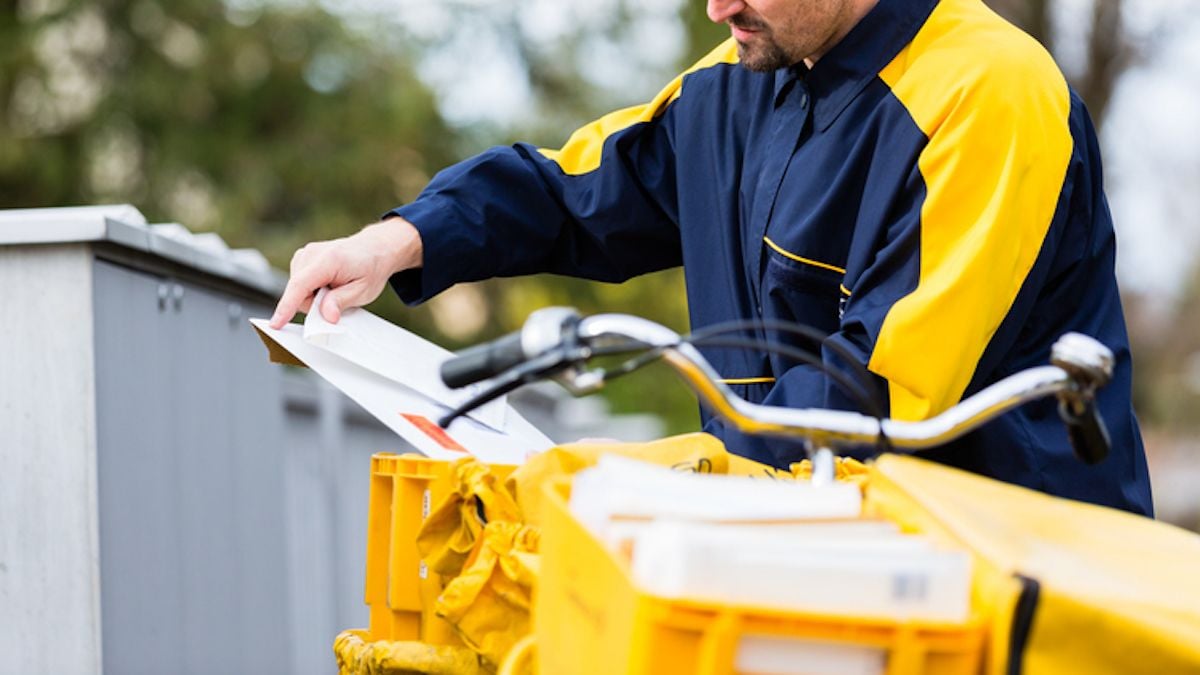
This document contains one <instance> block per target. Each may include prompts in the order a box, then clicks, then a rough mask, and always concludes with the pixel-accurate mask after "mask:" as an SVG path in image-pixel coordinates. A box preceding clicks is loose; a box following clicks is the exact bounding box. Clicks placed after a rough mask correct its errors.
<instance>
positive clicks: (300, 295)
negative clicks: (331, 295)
mask: <svg viewBox="0 0 1200 675" xmlns="http://www.w3.org/2000/svg"><path fill="white" fill-rule="evenodd" d="M314 271H316V270H314V269H313V268H308V269H306V270H301V271H298V272H296V271H294V272H293V274H292V278H291V279H288V284H287V287H286V288H284V289H283V295H281V296H279V303H278V304H277V305H275V314H274V315H272V316H271V327H272V328H276V329H278V328H283V325H284V324H286V323H287V322H289V321H291V320H292V317H294V316H296V312H297V311H302V310H303V311H306V310H307V309H308V307H309V305H310V304H311V303H312V296H313V294H314V293H316V292H317V289H319V288H321V287H322V286H324V285H326V284H327V283H328V281H329V280H328V279H324V278H322V275H320V274H314V273H313V272H314Z"/></svg>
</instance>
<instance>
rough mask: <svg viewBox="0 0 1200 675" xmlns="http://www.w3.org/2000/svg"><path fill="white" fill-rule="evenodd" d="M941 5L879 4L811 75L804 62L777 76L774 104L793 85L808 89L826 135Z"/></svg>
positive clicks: (905, 0)
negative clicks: (796, 83) (797, 84)
mask: <svg viewBox="0 0 1200 675" xmlns="http://www.w3.org/2000/svg"><path fill="white" fill-rule="evenodd" d="M937 3H938V0H879V2H878V4H876V5H875V7H874V8H872V9H871V11H870V12H868V13H867V15H866V16H864V17H863V18H862V20H861V21H859V22H858V24H857V25H855V26H854V28H852V29H851V30H850V32H849V33H847V34H846V37H844V38H842V41H841V42H839V43H837V44H836V45H834V47H833V49H831V50H829V53H828V54H826V55H825V56H823V57H821V59H820V60H819V61H817V63H816V65H815V66H813V68H812V69H811V70H809V69H808V67H806V66H805V65H804V62H803V61H801V62H800V63H797V64H796V65H794V66H791V67H790V68H781V69H779V70H777V71H775V100H776V101H777V102H778V101H779V96H780V94H781V93H782V92H783V91H784V89H785V88H786V87H787V85H788V83H789V82H791V81H792V80H797V79H798V80H800V81H802V82H804V84H805V85H806V86H807V87H808V90H809V94H810V96H811V97H812V101H813V123H814V125H815V126H816V128H817V129H819V130H821V131H824V130H825V129H828V128H829V126H830V125H831V124H833V123H834V121H835V120H837V118H838V116H839V115H841V114H842V111H843V110H845V109H846V106H848V105H850V102H851V101H853V100H854V98H855V97H856V96H858V94H859V93H860V92H862V90H863V89H864V88H866V86H867V84H869V83H870V82H871V81H872V80H873V79H874V78H875V76H876V75H878V74H879V71H881V70H883V68H884V67H885V66H887V64H889V63H891V61H892V59H894V58H896V55H897V54H899V53H900V50H902V49H904V47H905V46H906V45H907V44H908V43H909V42H912V39H913V38H914V37H916V35H917V32H918V31H919V30H920V29H921V26H922V25H924V24H925V20H926V19H928V18H929V15H930V13H932V12H933V8H934V6H936V5H937Z"/></svg>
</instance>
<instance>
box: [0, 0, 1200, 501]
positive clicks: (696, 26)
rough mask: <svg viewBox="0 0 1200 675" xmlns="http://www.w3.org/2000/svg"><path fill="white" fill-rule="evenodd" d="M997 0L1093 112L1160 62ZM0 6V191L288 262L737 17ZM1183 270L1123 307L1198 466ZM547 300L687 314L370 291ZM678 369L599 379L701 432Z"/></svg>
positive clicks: (661, 295)
mask: <svg viewBox="0 0 1200 675" xmlns="http://www.w3.org/2000/svg"><path fill="white" fill-rule="evenodd" d="M989 4H990V5H991V6H992V7H993V8H995V9H996V10H997V11H999V12H1000V13H1002V14H1004V15H1005V16H1007V17H1009V18H1010V19H1011V20H1013V21H1014V22H1016V23H1018V24H1019V25H1021V26H1023V27H1025V28H1026V29H1027V30H1028V31H1030V32H1031V33H1032V34H1033V35H1034V36H1035V37H1037V38H1038V39H1039V40H1041V41H1042V42H1043V43H1044V44H1046V45H1047V46H1048V47H1049V48H1050V49H1051V50H1052V52H1053V53H1054V54H1055V56H1056V57H1058V58H1059V60H1060V62H1061V63H1063V65H1064V69H1065V70H1066V72H1067V74H1068V77H1069V79H1070V80H1071V82H1072V85H1073V86H1074V87H1075V88H1076V90H1077V91H1079V92H1080V93H1081V95H1082V96H1083V97H1084V99H1085V100H1086V101H1087V102H1088V104H1089V107H1090V109H1091V111H1092V113H1093V116H1094V117H1095V119H1096V120H1097V122H1098V123H1099V124H1103V123H1104V122H1105V120H1106V117H1107V111H1108V110H1109V103H1110V101H1111V100H1112V98H1113V95H1114V91H1116V89H1117V85H1118V84H1119V82H1120V81H1121V77H1122V75H1123V73H1125V72H1126V71H1127V70H1128V69H1129V68H1130V67H1132V66H1134V65H1136V64H1138V63H1139V62H1145V61H1146V60H1148V59H1153V58H1155V51H1154V50H1155V45H1156V44H1158V43H1159V40H1158V38H1159V37H1161V35H1160V32H1161V29H1162V26H1154V27H1151V28H1150V29H1148V30H1140V31H1135V30H1131V29H1130V28H1129V26H1128V21H1127V18H1128V17H1129V16H1130V15H1131V12H1132V10H1131V8H1130V5H1131V3H1130V2H1128V1H1127V2H1122V1H1121V0H989ZM1176 4H1177V5H1178V6H1179V7H1181V8H1183V10H1186V9H1187V7H1188V1H1187V0H1184V1H1182V2H1176ZM0 8H2V11H0V207H40V206H62V205H72V204H96V203H118V202H127V203H131V204H134V205H135V206H137V207H138V208H139V209H141V210H142V212H143V213H145V214H146V216H147V217H148V218H149V219H150V220H151V221H152V222H168V221H173V222H180V223H183V224H184V225H186V226H188V227H189V228H191V229H192V230H194V231H214V232H217V233H219V234H220V235H221V236H222V237H224V239H225V240H226V241H227V242H229V243H230V244H231V245H232V246H235V247H247V246H248V247H255V248H259V249H261V250H262V251H263V252H264V253H266V254H267V256H268V257H269V258H270V260H271V261H272V262H274V263H275V264H276V265H277V266H279V267H281V268H284V269H286V266H287V262H288V260H289V259H290V256H291V253H292V251H294V250H295V249H296V248H297V247H299V246H300V245H302V244H303V243H305V242H307V241H311V240H316V239H327V238H332V237H337V236H342V235H344V234H347V233H350V232H353V231H354V230H356V229H357V228H358V227H360V226H361V225H362V224H364V223H366V222H369V221H371V220H372V219H374V218H376V217H377V216H378V215H379V214H381V213H383V212H384V211H386V210H387V209H389V208H391V207H393V206H395V205H397V204H400V203H403V202H405V201H407V200H411V199H413V198H414V197H415V196H416V195H417V194H418V193H419V191H420V190H421V188H422V187H423V185H424V184H425V183H426V182H427V181H428V179H429V178H430V177H431V176H432V175H433V173H435V172H436V171H437V170H439V169H440V168H442V167H444V166H447V165H448V164H450V163H452V162H454V161H456V160H458V159H461V158H463V157H465V156H468V155H470V154H473V153H475V152H478V151H479V150H481V149H483V148H484V147H487V146H488V145H491V144H497V143H508V142H511V141H513V140H515V139H522V140H528V141H531V142H534V143H538V144H540V145H546V146H555V145H558V144H560V143H561V142H562V141H563V140H564V139H565V138H566V136H567V135H568V134H569V132H570V131H571V130H572V129H573V128H575V127H576V126H578V125H580V124H581V123H583V122H585V121H587V120H589V119H592V118H595V117H597V116H599V115H600V114H603V113H604V112H607V111H608V110H611V109H614V108H616V107H620V106H625V105H631V104H634V103H637V102H640V101H643V100H645V99H647V98H648V97H649V96H651V95H652V94H653V93H654V91H655V90H656V89H657V88H658V87H659V86H661V84H663V83H665V82H666V81H668V80H669V79H670V78H671V77H672V76H673V74H674V73H676V72H678V71H679V70H680V69H681V68H683V67H686V66H687V65H688V64H690V63H691V62H693V61H694V60H695V59H696V58H698V57H699V56H700V55H702V54H703V53H705V52H706V51H708V50H709V49H710V48H711V47H712V46H714V45H715V44H716V43H717V42H719V41H720V40H721V39H723V38H724V37H726V36H727V35H728V32H727V29H726V28H724V27H723V26H715V25H713V24H712V23H710V22H709V21H708V20H707V18H706V17H705V15H704V7H703V3H701V2H699V0H641V1H638V0H591V1H585V0H577V1H573V2H569V1H568V0H529V1H527V2H522V3H507V2H502V1H500V0H496V1H489V0H440V1H439V2H435V3H429V2H427V1H426V0H390V1H388V0H353V1H349V0H348V1H344V2H332V0H330V1H327V2H319V1H317V0H257V1H255V0H225V1H224V2H214V1H210V0H172V1H171V2H165V1H155V0H136V1H131V0H92V1H87V2H84V1H82V0H0ZM1192 9H1195V7H1192ZM1183 10H1181V11H1183ZM1064 17H1067V18H1066V19H1064ZM464 92H465V93H464ZM480 92H483V95H482V96H481V95H480ZM472 95H473V96H472ZM464 100H465V101H468V104H465V105H464V103H463V101H464ZM481 100H482V103H480V101H481ZM470 101H474V103H473V104H471V103H470ZM472 105H474V108H472ZM1193 187H1194V186H1193ZM1193 221H1194V216H1193ZM1188 278H1192V279H1193V281H1191V282H1190V283H1184V284H1181V286H1182V287H1183V290H1182V291H1181V293H1180V294H1179V296H1178V299H1177V300H1175V301H1173V304H1171V305H1170V306H1169V307H1167V309H1166V311H1165V312H1164V311H1163V310H1162V309H1161V308H1160V309H1159V310H1152V309H1150V308H1149V304H1150V303H1144V302H1143V301H1142V300H1143V298H1140V297H1131V298H1127V305H1128V306H1129V309H1130V318H1131V330H1132V332H1133V337H1134V345H1135V352H1136V355H1137V364H1138V384H1137V405H1138V408H1139V410H1140V412H1141V415H1142V418H1143V421H1144V422H1145V423H1146V424H1147V426H1148V428H1149V431H1148V434H1147V435H1148V439H1149V440H1150V441H1151V443H1150V444H1151V446H1152V450H1154V451H1156V452H1158V453H1159V455H1160V456H1162V457H1177V456H1186V459H1187V460H1188V461H1187V465H1188V466H1193V465H1194V464H1195V461H1194V460H1192V459H1191V455H1192V453H1193V451H1192V447H1193V445H1194V444H1193V442H1192V441H1191V440H1190V439H1193V438H1194V437H1195V432H1196V431H1198V430H1200V415H1197V414H1196V410H1197V408H1198V407H1200V394H1198V392H1200V357H1197V356H1196V355H1197V354H1200V351H1198V349H1200V344H1198V342H1200V339H1198V337H1197V336H1200V331H1198V330H1197V329H1198V328H1200V326H1191V325H1190V323H1194V321H1193V320H1192V319H1190V318H1188V317H1195V316H1198V314H1197V313H1196V309H1197V305H1200V281H1195V280H1194V279H1196V278H1200V277H1197V275H1196V274H1195V272H1194V271H1193V272H1188ZM551 304H565V305H574V306H577V307H579V308H580V309H582V310H583V311H584V312H598V311H624V312H632V313H635V314H639V315H643V316H647V317H650V318H653V319H656V320H658V321H661V322H664V323H666V324H668V325H670V326H672V327H674V328H676V329H680V330H682V329H684V328H685V327H686V325H687V317H686V307H685V306H684V299H683V292H682V277H681V273H680V272H679V271H668V272H663V273H659V274H653V275H648V276H646V277H643V278H640V279H637V280H634V281H632V282H630V283H627V284H623V285H604V284H594V283H587V282H581V281H576V280H569V279H562V278H558V277H535V278H528V279H511V280H499V281H493V282H486V283H481V284H470V285H464V286H460V287H456V288H455V289H452V290H451V291H449V292H447V293H445V294H443V295H442V296H440V297H439V298H437V299H435V300H434V301H432V302H431V303H429V304H428V305H427V306H426V307H422V308H418V309H407V308H402V307H401V306H400V305H399V303H398V302H397V301H396V300H395V299H394V298H393V297H392V296H391V294H390V293H387V294H385V296H384V298H383V299H381V300H380V301H379V302H378V303H377V304H376V305H375V306H373V307H372V309H373V310H375V311H377V312H378V313H381V314H383V315H385V316H387V317H388V318H390V319H392V320H393V321H396V322H397V323H401V324H404V325H406V326H409V327H410V328H412V329H414V330H416V331H418V332H421V333H423V334H426V335H428V336H430V337H431V338H433V339H435V340H438V341H440V342H443V343H445V344H447V345H448V346H451V347H455V346H460V345H464V344H469V343H473V342H476V341H479V340H481V339H485V338H488V337H492V336H494V335H496V334H499V333H501V332H506V331H509V330H513V329H515V328H516V327H518V326H519V325H520V323H521V321H522V320H523V319H524V317H525V316H526V315H527V314H528V313H529V312H530V311H532V310H534V309H536V308H538V307H542V306H546V305H551ZM1159 304H1160V305H1161V303H1159ZM1170 316H1179V317H1183V318H1182V319H1181V321H1180V322H1178V323H1175V322H1172V321H1165V322H1164V320H1163V317H1170ZM1164 324H1165V325H1164ZM1172 326H1173V327H1177V328H1179V329H1180V330H1172V329H1170V327H1172ZM668 382H669V378H668V377H667V376H666V375H665V371H664V370H662V369H658V370H651V371H649V372H645V373H642V374H640V375H637V376H633V377H630V378H626V379H625V380H622V381H621V382H619V383H617V384H615V385H614V386H613V387H612V389H611V391H609V392H608V394H607V395H608V397H609V400H610V401H611V402H612V404H613V406H614V407H615V409H616V410H617V411H651V412H656V413H658V414H660V415H662V416H663V417H664V418H665V419H666V420H667V421H668V429H669V430H670V431H671V432H678V431H684V430H687V429H690V428H693V427H694V426H695V424H696V412H695V403H694V399H693V398H692V397H691V395H690V394H688V393H687V392H686V391H684V389H683V388H682V387H681V386H679V385H677V384H675V383H673V382H670V383H668ZM1181 439H1182V440H1181ZM1172 453H1174V454H1172ZM1181 453H1182V454H1181ZM1168 472H1169V473H1168V475H1176V476H1177V473H1178V472H1177V471H1176V470H1175V469H1169V470H1168ZM1183 475H1192V476H1194V475H1195V474H1194V473H1192V474H1188V473H1187V472H1186V471H1184V472H1183ZM1176 479H1178V478H1176ZM1187 508H1188V509H1191V510H1190V511H1186V512H1185V513H1184V514H1183V515H1182V516H1179V517H1177V518H1176V519H1179V518H1183V519H1184V520H1187V519H1191V523H1192V524H1193V525H1194V524H1195V523H1196V522H1198V521H1200V515H1198V514H1200V511H1197V509H1200V507H1197V506H1196V503H1195V500H1193V501H1192V502H1191V506H1189V507H1187Z"/></svg>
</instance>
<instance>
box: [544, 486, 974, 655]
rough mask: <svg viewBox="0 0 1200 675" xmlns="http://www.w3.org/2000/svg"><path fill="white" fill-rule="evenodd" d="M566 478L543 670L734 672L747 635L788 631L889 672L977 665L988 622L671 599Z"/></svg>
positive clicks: (559, 501) (548, 510)
mask: <svg viewBox="0 0 1200 675" xmlns="http://www.w3.org/2000/svg"><path fill="white" fill-rule="evenodd" d="M569 491H570V488H569V485H568V484H567V483H566V482H559V483H557V484H554V485H551V486H548V490H547V497H546V500H545V503H544V505H543V511H542V518H543V523H542V526H543V531H542V540H541V546H542V565H541V578H540V579H539V582H538V583H539V587H538V590H537V593H536V597H535V610H534V634H535V635H536V642H537V659H536V661H537V669H538V672H539V673H543V674H544V675H553V674H558V673H573V674H576V675H593V674H594V675H616V674H620V673H623V674H624V675H660V674H663V673H679V674H684V673H687V674H692V673H695V674H698V675H727V674H732V673H735V672H737V670H736V667H735V659H736V657H737V652H738V648H739V644H740V643H741V642H742V641H743V640H745V639H759V638H766V639H768V640H771V639H774V638H784V639H790V640H799V641H818V642H822V643H825V642H829V643H838V644H847V645H861V646H867V647H875V648H879V649H883V650H886V652H887V669H886V672H887V673H888V675H899V674H907V673H914V674H915V673H931V674H935V675H957V674H960V673H961V674H964V675H967V674H973V673H977V672H979V670H980V668H981V666H982V656H983V646H984V629H983V623H982V621H981V619H980V618H979V617H973V618H972V619H971V620H970V621H969V622H968V623H967V624H965V625H956V624H933V623H924V622H897V621H887V620H879V619H855V618H846V617H833V616H825V615H818V614H805V613H797V612H784V611H778V610H771V609H762V608H755V607H734V606H726V605H720V604H715V603H706V602H691V601H680V600H667V599H663V598H659V597H655V596H652V595H649V594H647V593H644V592H642V591H640V590H638V589H637V588H636V587H635V586H634V584H633V581H632V579H631V577H630V573H629V569H628V566H627V565H626V564H625V563H624V562H623V561H622V560H620V559H619V558H618V557H617V556H616V555H614V553H613V552H611V551H610V550H609V549H608V548H607V547H605V546H604V545H603V544H601V543H600V542H599V541H597V540H596V539H595V538H593V537H592V536H591V534H590V533H589V532H588V531H587V530H586V528H584V527H583V525H581V524H580V523H579V522H577V521H576V520H575V519H574V517H572V515H571V513H570V512H569V510H568V509H567V504H566V496H567V495H569Z"/></svg>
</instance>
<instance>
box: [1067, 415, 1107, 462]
mask: <svg viewBox="0 0 1200 675" xmlns="http://www.w3.org/2000/svg"><path fill="white" fill-rule="evenodd" d="M1058 414H1059V416H1060V417H1062V421H1063V423H1065V424H1066V425H1067V437H1068V438H1069V439H1070V440H1071V448H1072V449H1073V450H1074V451H1075V456H1076V457H1078V458H1079V459H1080V460H1082V461H1083V462H1084V463H1085V464H1099V463H1100V462H1102V461H1104V458H1105V457H1108V452H1109V450H1110V449H1111V448H1112V441H1111V440H1110V439H1109V436H1108V428H1107V427H1106V426H1105V425H1104V418H1103V417H1101V416H1100V411H1099V410H1097V409H1096V402H1095V401H1092V400H1088V401H1085V402H1082V411H1080V412H1076V411H1074V410H1072V406H1070V405H1067V404H1066V402H1065V401H1064V402H1060V403H1059V406H1058Z"/></svg>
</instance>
